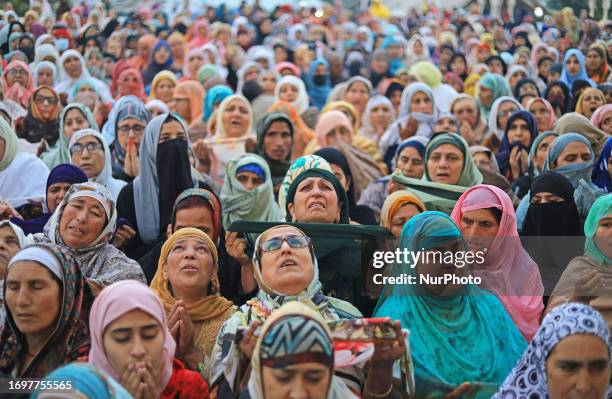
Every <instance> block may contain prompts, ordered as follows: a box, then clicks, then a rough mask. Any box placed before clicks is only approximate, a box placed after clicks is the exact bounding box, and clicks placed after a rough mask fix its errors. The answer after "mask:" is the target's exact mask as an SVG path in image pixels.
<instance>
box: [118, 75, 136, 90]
mask: <svg viewBox="0 0 612 399" xmlns="http://www.w3.org/2000/svg"><path fill="white" fill-rule="evenodd" d="M137 84H138V77H137V76H136V74H135V73H126V74H125V75H124V76H123V78H122V79H121V85H122V86H123V87H134V86H135V85H137Z"/></svg>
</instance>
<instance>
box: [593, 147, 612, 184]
mask: <svg viewBox="0 0 612 399" xmlns="http://www.w3.org/2000/svg"><path fill="white" fill-rule="evenodd" d="M611 157H612V137H609V138H608V140H607V141H606V146H605V147H604V149H603V151H602V152H601V155H600V156H599V160H598V161H597V165H595V168H593V174H592V175H591V180H592V181H593V183H594V184H595V185H596V186H597V187H599V188H601V189H604V190H606V192H608V193H612V178H610V172H609V171H608V159H610V158H611Z"/></svg>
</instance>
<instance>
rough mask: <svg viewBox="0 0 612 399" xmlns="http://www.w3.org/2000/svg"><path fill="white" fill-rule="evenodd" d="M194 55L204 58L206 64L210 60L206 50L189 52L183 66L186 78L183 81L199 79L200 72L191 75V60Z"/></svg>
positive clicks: (199, 49) (195, 49) (196, 49)
mask: <svg viewBox="0 0 612 399" xmlns="http://www.w3.org/2000/svg"><path fill="white" fill-rule="evenodd" d="M194 55H199V56H200V57H202V60H203V62H206V60H207V59H208V56H207V55H206V53H205V52H204V50H202V49H201V48H199V47H198V48H192V49H191V50H189V51H188V52H187V54H185V63H184V64H183V78H184V79H183V80H188V79H193V80H195V79H196V78H197V74H198V71H196V74H195V75H191V73H190V72H189V59H190V58H191V57H193V56H194ZM198 69H199V68H198Z"/></svg>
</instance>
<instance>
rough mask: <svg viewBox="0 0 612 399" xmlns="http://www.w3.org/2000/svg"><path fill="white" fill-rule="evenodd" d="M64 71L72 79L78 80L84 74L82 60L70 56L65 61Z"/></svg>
mask: <svg viewBox="0 0 612 399" xmlns="http://www.w3.org/2000/svg"><path fill="white" fill-rule="evenodd" d="M64 70H65V71H66V73H67V74H68V76H70V77H71V78H72V79H77V78H78V77H79V76H81V73H82V72H83V65H81V60H80V59H79V58H78V57H76V56H70V57H68V58H66V59H65V60H64Z"/></svg>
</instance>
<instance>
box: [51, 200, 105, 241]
mask: <svg viewBox="0 0 612 399" xmlns="http://www.w3.org/2000/svg"><path fill="white" fill-rule="evenodd" d="M106 223H107V220H106V213H105V211H104V208H103V207H102V205H101V204H100V202H99V201H98V200H96V199H94V198H90V197H77V198H74V199H72V200H70V202H68V204H67V205H66V207H65V208H64V212H63V213H62V217H61V219H60V236H61V237H62V240H63V241H64V244H66V245H67V246H68V247H70V248H72V249H83V248H86V247H88V246H89V245H91V243H93V242H94V241H95V239H96V238H97V237H98V236H99V235H100V233H101V232H102V230H103V229H104V226H105V225H106Z"/></svg>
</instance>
